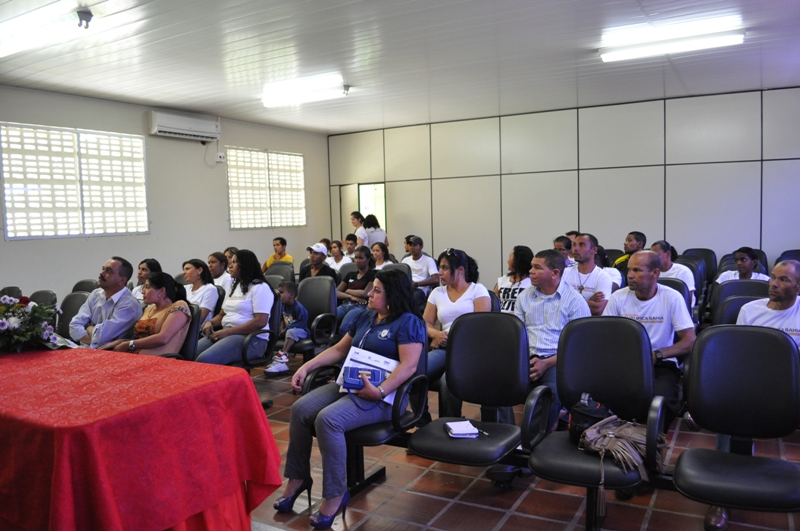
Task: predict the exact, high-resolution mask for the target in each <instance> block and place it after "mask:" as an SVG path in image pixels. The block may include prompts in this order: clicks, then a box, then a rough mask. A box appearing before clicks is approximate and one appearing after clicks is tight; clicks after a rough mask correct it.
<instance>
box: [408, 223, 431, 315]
mask: <svg viewBox="0 0 800 531" xmlns="http://www.w3.org/2000/svg"><path fill="white" fill-rule="evenodd" d="M408 243H409V250H410V251H411V255H410V256H407V257H405V258H403V260H402V263H404V264H408V266H409V267H410V268H411V281H412V283H413V286H414V304H415V305H416V306H417V308H420V310H421V311H424V309H425V305H426V304H427V302H428V292H429V291H430V289H431V286H433V287H436V286H438V285H439V266H437V265H436V260H434V259H433V258H431V257H430V256H428V255H426V254H423V253H422V246H423V242H422V238H420V237H419V236H412V237H411V238H410V239H409V242H408Z"/></svg>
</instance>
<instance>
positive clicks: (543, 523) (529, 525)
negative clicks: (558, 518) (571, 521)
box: [500, 514, 569, 531]
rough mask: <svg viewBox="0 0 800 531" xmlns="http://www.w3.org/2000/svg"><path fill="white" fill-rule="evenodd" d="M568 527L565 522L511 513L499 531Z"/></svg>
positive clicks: (559, 530)
mask: <svg viewBox="0 0 800 531" xmlns="http://www.w3.org/2000/svg"><path fill="white" fill-rule="evenodd" d="M568 527H569V525H568V524H565V523H558V522H550V521H548V520H541V519H539V518H532V517H529V516H522V515H518V514H512V515H511V516H510V517H509V518H508V520H506V521H505V523H503V527H501V528H500V531H532V530H535V531H565V530H566V529H567V528H568Z"/></svg>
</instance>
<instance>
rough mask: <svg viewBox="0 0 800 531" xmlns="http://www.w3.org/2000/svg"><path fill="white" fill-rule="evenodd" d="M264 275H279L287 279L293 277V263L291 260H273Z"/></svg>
mask: <svg viewBox="0 0 800 531" xmlns="http://www.w3.org/2000/svg"><path fill="white" fill-rule="evenodd" d="M264 274H265V275H280V276H282V277H283V278H288V279H289V280H291V279H293V278H294V265H293V264H292V263H291V262H273V263H272V265H271V266H269V268H267V271H266V273H264Z"/></svg>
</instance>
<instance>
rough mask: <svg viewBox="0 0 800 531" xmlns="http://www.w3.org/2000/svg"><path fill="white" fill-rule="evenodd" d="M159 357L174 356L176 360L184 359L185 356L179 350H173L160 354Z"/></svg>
mask: <svg viewBox="0 0 800 531" xmlns="http://www.w3.org/2000/svg"><path fill="white" fill-rule="evenodd" d="M158 357H159V358H172V359H174V360H182V359H183V356H181V355H180V354H178V353H177V352H171V353H169V354H159V355H158Z"/></svg>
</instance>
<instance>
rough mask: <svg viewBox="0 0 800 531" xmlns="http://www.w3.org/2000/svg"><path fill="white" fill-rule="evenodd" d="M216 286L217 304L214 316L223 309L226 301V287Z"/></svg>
mask: <svg viewBox="0 0 800 531" xmlns="http://www.w3.org/2000/svg"><path fill="white" fill-rule="evenodd" d="M214 287H215V288H217V304H215V305H214V315H213V316H212V317H216V316H217V315H219V312H220V311H221V310H222V303H223V302H225V288H223V287H222V286H216V285H215V286H214Z"/></svg>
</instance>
